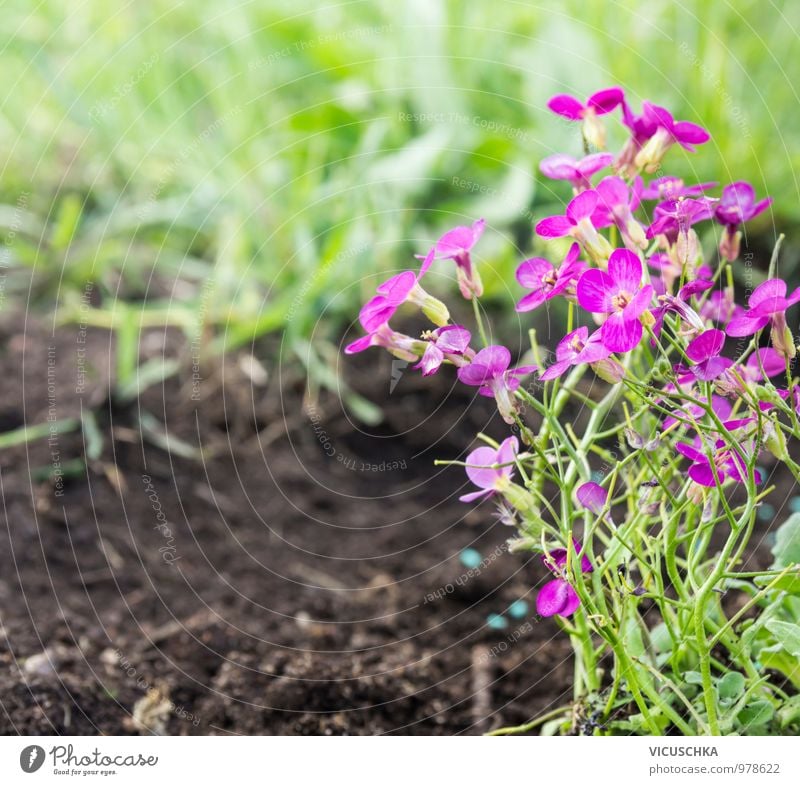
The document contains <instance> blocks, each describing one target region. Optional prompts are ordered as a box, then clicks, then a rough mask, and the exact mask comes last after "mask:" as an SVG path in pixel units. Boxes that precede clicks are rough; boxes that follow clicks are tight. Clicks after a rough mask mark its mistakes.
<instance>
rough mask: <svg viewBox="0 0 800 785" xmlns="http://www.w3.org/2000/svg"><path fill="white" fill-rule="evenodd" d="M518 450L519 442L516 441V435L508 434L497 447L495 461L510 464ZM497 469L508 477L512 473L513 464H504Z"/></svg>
mask: <svg viewBox="0 0 800 785" xmlns="http://www.w3.org/2000/svg"><path fill="white" fill-rule="evenodd" d="M518 452H519V442H518V441H517V437H516V436H509V437H508V438H507V439H504V440H503V442H502V443H501V444H500V447H499V449H498V450H497V463H508V464H511V462H512V461H513V460H514V459H515V458H516V457H517V453H518ZM499 471H500V473H501V474H504V475H506V476H507V477H510V476H511V475H512V474H513V473H514V467H513V465H510V466H504V467H503V468H502V469H500V470H499Z"/></svg>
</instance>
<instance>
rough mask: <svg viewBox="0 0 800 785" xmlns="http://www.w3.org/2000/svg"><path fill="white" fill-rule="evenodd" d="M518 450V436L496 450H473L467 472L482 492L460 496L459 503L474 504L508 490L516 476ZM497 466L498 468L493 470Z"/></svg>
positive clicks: (488, 448)
mask: <svg viewBox="0 0 800 785" xmlns="http://www.w3.org/2000/svg"><path fill="white" fill-rule="evenodd" d="M518 450H519V443H518V442H517V437H516V436H509V437H508V439H506V440H505V441H504V442H503V443H502V444H501V445H500V447H499V448H498V449H496V450H495V449H493V448H492V447H478V448H477V449H476V450H473V451H472V452H471V453H470V454H469V455H468V456H467V461H466V463H467V467H466V472H467V477H469V479H470V480H472V482H473V483H474V484H475V485H477V486H478V488H480V490H479V491H473V492H472V493H466V494H464V495H463V496H460V497H459V501H462V502H474V501H475V500H476V499H483V498H488V497H490V496H494V495H495V493H497V492H502V491H503V490H505V489H506V488H508V486H509V485H510V483H511V478H512V477H513V476H514V466H513V462H514V459H515V458H516V456H517V451H518ZM498 464H500V465H498ZM502 464H506V465H502ZM495 465H497V468H492V467H494V466H495Z"/></svg>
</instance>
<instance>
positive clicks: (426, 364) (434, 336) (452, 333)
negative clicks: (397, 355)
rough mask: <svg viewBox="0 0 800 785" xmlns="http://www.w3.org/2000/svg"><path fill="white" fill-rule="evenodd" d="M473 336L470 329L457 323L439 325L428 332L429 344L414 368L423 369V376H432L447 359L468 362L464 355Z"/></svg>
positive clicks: (453, 361) (455, 361)
mask: <svg viewBox="0 0 800 785" xmlns="http://www.w3.org/2000/svg"><path fill="white" fill-rule="evenodd" d="M425 337H426V335H423V338H425ZM471 337H472V336H471V335H470V332H469V330H467V329H466V328H464V327H460V326H459V325H456V324H450V325H447V326H445V327H439V328H438V329H436V330H434V331H433V332H431V333H429V334H427V341H428V345H427V346H426V347H425V352H424V354H423V355H422V359H421V360H420V361H419V363H417V365H415V366H414V368H419V369H421V370H422V375H423V376H431V375H432V374H434V373H436V371H438V370H439V368H440V367H441V365H442V363H443V362H444V361H445V360H446V359H447V360H450V361H451V362H452V363H459V364H460V363H464V362H466V360H465V359H464V357H463V355H465V354H467V352H468V351H469V342H470V339H471Z"/></svg>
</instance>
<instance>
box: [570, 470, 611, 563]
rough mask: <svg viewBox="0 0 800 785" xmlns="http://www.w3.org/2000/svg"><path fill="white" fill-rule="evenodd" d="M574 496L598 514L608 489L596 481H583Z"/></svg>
mask: <svg viewBox="0 0 800 785" xmlns="http://www.w3.org/2000/svg"><path fill="white" fill-rule="evenodd" d="M575 497H576V498H577V500H578V502H579V503H580V504H581V505H582V506H583V507H585V508H586V509H587V510H591V511H592V512H593V513H594V514H595V515H599V514H600V512H601V510H602V509H603V507H604V506H605V503H606V501H607V500H608V491H607V490H606V489H605V488H603V486H602V485H598V484H597V483H596V482H585V483H583V485H581V486H580V487H579V488H578V490H577V491H575ZM584 572H586V571H584Z"/></svg>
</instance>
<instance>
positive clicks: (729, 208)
mask: <svg viewBox="0 0 800 785" xmlns="http://www.w3.org/2000/svg"><path fill="white" fill-rule="evenodd" d="M770 204H772V199H771V198H769V197H768V198H766V199H762V200H761V201H760V202H756V192H755V191H754V190H753V186H752V185H750V183H748V182H745V181H744V180H739V181H738V182H735V183H731V184H730V185H726V186H725V188H723V189H722V197H721V198H720V200H719V204H718V205H717V207H716V209H715V210H714V217H715V218H716V219H717V221H718V222H719V223H721V224H722V225H723V226H724V227H725V231H724V232H723V233H722V237H721V238H720V243H719V252H720V254H721V255H722V257H723V258H724V259H727V260H728V261H730V262H733V261H735V260H736V259H737V257H738V256H739V242H740V238H741V235H740V234H739V227H740V226H741V225H742V224H743V223H744V222H745V221H749V220H750V219H751V218H755V217H756V216H757V215H759V214H760V213H763V212H764V210H766V209H767V207H769V206H770Z"/></svg>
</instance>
